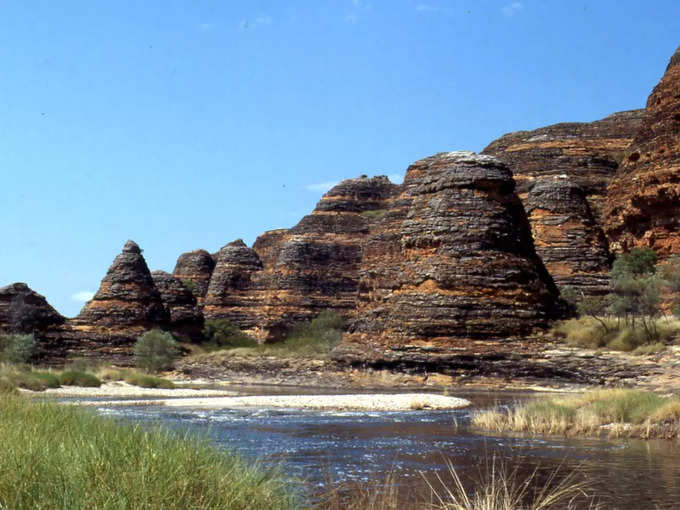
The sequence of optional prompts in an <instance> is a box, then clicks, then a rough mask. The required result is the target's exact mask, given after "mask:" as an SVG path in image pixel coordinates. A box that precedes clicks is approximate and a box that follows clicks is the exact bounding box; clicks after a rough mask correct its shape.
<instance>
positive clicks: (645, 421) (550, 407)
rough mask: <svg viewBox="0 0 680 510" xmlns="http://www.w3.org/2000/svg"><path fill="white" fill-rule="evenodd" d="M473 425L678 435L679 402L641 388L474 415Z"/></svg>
mask: <svg viewBox="0 0 680 510" xmlns="http://www.w3.org/2000/svg"><path fill="white" fill-rule="evenodd" d="M472 423H473V425H474V426H476V427H479V428H481V429H485V430H493V431H499V432H502V431H508V430H511V431H519V432H529V433H533V434H566V435H571V434H598V433H601V432H603V431H606V432H607V433H609V434H612V435H626V436H638V437H669V438H674V437H680V398H678V397H664V396H661V395H657V394H656V393H652V392H649V391H641V390H624V389H617V390H595V391H589V392H587V393H584V394H582V395H576V396H568V397H553V398H548V399H540V400H536V401H533V402H529V403H526V404H520V405H517V406H515V407H513V408H511V409H507V410H500V409H496V410H491V411H482V412H480V413H477V414H476V415H474V416H473V418H472Z"/></svg>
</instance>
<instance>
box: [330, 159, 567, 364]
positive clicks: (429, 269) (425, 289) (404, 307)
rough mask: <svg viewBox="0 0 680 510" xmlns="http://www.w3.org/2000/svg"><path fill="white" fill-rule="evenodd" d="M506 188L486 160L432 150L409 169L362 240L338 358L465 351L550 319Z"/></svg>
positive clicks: (552, 300)
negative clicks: (351, 312) (411, 350)
mask: <svg viewBox="0 0 680 510" xmlns="http://www.w3.org/2000/svg"><path fill="white" fill-rule="evenodd" d="M514 187H515V184H514V181H513V179H512V173H511V172H510V170H509V169H508V167H507V166H506V165H504V164H503V163H502V162H500V161H499V160H498V159H496V158H494V157H491V156H484V155H476V154H474V153H471V152H451V153H441V154H437V155H436V156H432V157H429V158H425V159H423V160H420V161H418V162H416V163H414V164H413V165H411V166H410V167H409V169H408V171H407V173H406V178H405V180H404V185H403V191H402V193H401V194H400V195H399V196H398V197H396V199H395V200H394V201H393V203H392V205H391V207H390V209H389V210H388V211H387V213H386V214H385V216H384V217H383V218H382V220H381V221H380V223H378V224H377V225H376V226H375V227H374V230H373V232H372V234H371V237H370V239H369V240H368V241H367V242H366V245H365V248H364V257H363V261H362V263H361V270H360V275H361V278H360V284H359V292H360V295H359V302H358V315H357V319H356V320H355V321H354V323H353V326H352V331H351V333H350V334H349V335H346V339H345V340H344V341H343V343H344V345H343V346H341V347H340V348H339V349H338V356H339V357H341V358H342V357H344V358H347V359H352V358H353V359H360V358H361V357H364V356H367V352H366V351H367V349H373V351H374V352H373V354H371V355H370V356H376V355H377V356H381V355H383V354H376V352H377V351H380V350H383V349H388V350H389V349H392V350H398V349H403V348H408V347H409V346H414V345H415V346H419V347H425V348H427V347H429V346H432V345H438V346H443V347H446V348H467V347H470V345H471V341H473V340H488V339H494V340H505V339H508V338H509V337H516V336H518V335H525V334H529V333H531V332H532V331H534V330H535V329H537V328H543V327H546V326H547V325H548V324H549V322H550V320H551V319H554V318H555V317H557V316H558V315H559V306H558V292H557V289H556V287H555V285H554V283H553V281H552V279H551V278H550V276H549V275H548V273H547V272H546V270H545V268H544V267H543V264H542V263H541V261H540V259H539V258H538V256H537V255H536V253H535V251H534V247H533V242H532V240H531V233H530V229H529V224H528V222H527V219H526V216H525V213H524V209H523V207H522V204H521V202H520V200H519V199H518V197H517V195H516V194H515V193H514ZM357 348H358V350H356V349H357ZM353 349H354V352H353Z"/></svg>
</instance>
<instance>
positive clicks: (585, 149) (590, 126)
mask: <svg viewBox="0 0 680 510" xmlns="http://www.w3.org/2000/svg"><path fill="white" fill-rule="evenodd" d="M643 114H644V111H643V110H630V111H626V112H620V113H615V114H613V115H610V116H608V117H605V118H604V119H602V120H598V121H595V122H589V123H587V122H565V123H562V124H554V125H552V126H546V127H542V128H539V129H535V130H533V131H517V132H514V133H509V134H507V135H504V136H502V137H501V138H499V139H498V140H495V141H493V142H491V143H490V144H489V145H488V146H487V147H486V148H485V149H484V150H483V151H482V154H489V155H491V156H496V157H497V158H499V159H500V160H501V161H503V162H505V163H506V164H507V165H508V166H509V167H510V169H511V170H512V173H513V176H514V178H515V182H516V183H517V194H518V195H519V197H520V199H522V201H524V200H525V199H526V196H527V194H528V193H529V190H530V189H531V187H532V186H533V184H534V183H535V182H536V181H537V180H541V179H544V178H550V179H552V178H554V177H562V178H565V177H566V178H568V179H569V180H570V181H571V182H573V183H574V184H576V185H577V186H579V187H580V188H581V189H582V190H583V193H584V195H585V196H586V198H587V199H588V203H589V205H590V207H591V209H592V212H593V215H594V216H595V218H596V219H597V220H598V223H599V222H600V218H601V211H602V207H603V205H604V199H605V196H606V192H607V186H608V185H609V183H610V181H611V180H612V178H613V177H614V175H615V174H616V170H617V168H618V166H619V163H620V161H621V160H622V158H623V154H624V152H625V151H626V148H627V147H628V146H629V145H630V143H631V142H632V141H633V137H634V136H635V134H636V133H637V131H638V130H639V128H640V126H641V123H642V117H643Z"/></svg>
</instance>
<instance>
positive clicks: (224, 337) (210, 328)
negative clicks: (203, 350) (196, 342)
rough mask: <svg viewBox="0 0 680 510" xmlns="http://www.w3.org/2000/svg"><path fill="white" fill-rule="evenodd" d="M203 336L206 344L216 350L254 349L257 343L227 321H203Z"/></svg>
mask: <svg viewBox="0 0 680 510" xmlns="http://www.w3.org/2000/svg"><path fill="white" fill-rule="evenodd" d="M203 336H204V338H205V339H206V342H207V343H209V344H212V345H213V346H215V347H217V348H230V347H255V346H256V345H257V341H256V340H255V339H254V338H251V337H250V336H248V335H246V334H245V333H244V332H243V331H241V330H240V329H239V327H238V326H237V325H236V324H234V323H233V322H231V321H230V320H229V319H215V320H208V321H205V326H204V327H203Z"/></svg>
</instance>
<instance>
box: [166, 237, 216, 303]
mask: <svg viewBox="0 0 680 510" xmlns="http://www.w3.org/2000/svg"><path fill="white" fill-rule="evenodd" d="M214 268H215V259H214V258H213V256H212V255H210V253H208V252H207V251H205V250H194V251H190V252H187V253H183V254H182V255H180V256H179V258H178V259H177V263H176V264H175V269H174V271H173V272H172V275H173V276H174V277H175V278H178V279H179V280H181V281H182V283H184V285H185V286H186V287H188V288H189V290H191V292H192V293H193V294H194V296H196V300H197V302H198V304H199V305H201V304H202V303H203V298H204V297H205V294H206V292H208V285H209V284H210V277H211V276H212V272H213V269H214Z"/></svg>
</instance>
